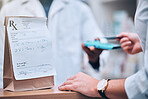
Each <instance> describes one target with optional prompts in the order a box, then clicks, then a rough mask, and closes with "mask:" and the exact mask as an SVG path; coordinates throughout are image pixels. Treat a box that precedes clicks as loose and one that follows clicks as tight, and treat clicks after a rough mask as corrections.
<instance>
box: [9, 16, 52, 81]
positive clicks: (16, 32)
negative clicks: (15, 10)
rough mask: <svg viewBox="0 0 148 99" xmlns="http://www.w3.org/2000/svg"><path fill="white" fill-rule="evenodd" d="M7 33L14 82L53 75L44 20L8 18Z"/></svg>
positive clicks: (48, 39)
mask: <svg viewBox="0 0 148 99" xmlns="http://www.w3.org/2000/svg"><path fill="white" fill-rule="evenodd" d="M7 31H8V39H9V42H10V49H11V55H12V65H13V71H14V76H15V79H16V80H25V79H32V78H39V77H46V76H52V75H55V68H54V67H53V65H52V61H53V60H52V42H51V38H50V34H49V31H48V29H47V26H46V19H45V18H21V17H19V18H17V17H16V18H9V20H8V27H7Z"/></svg>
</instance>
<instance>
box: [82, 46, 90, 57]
mask: <svg viewBox="0 0 148 99" xmlns="http://www.w3.org/2000/svg"><path fill="white" fill-rule="evenodd" d="M81 46H82V48H83V50H84V51H85V52H86V53H87V54H88V55H90V53H91V52H90V50H89V48H88V47H85V46H84V44H82V45H81Z"/></svg>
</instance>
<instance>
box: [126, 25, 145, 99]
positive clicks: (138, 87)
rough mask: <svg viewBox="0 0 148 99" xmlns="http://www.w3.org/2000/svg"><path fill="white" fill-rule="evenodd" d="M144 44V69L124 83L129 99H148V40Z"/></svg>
mask: <svg viewBox="0 0 148 99" xmlns="http://www.w3.org/2000/svg"><path fill="white" fill-rule="evenodd" d="M147 33H148V23H147ZM141 35H142V34H141ZM146 37H148V35H147V36H146ZM147 39H148V38H147ZM145 42H146V43H145V44H144V45H143V48H145V52H144V54H145V55H144V67H143V68H142V69H141V70H140V71H139V72H137V73H136V74H134V75H132V76H130V77H128V78H127V79H126V81H125V90H126V93H127V95H128V98H129V99H148V40H146V41H145ZM141 44H142V43H141Z"/></svg>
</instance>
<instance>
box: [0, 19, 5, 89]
mask: <svg viewBox="0 0 148 99" xmlns="http://www.w3.org/2000/svg"><path fill="white" fill-rule="evenodd" d="M3 34H4V27H3V25H2V24H1V22H0V88H3V56H4V35H3Z"/></svg>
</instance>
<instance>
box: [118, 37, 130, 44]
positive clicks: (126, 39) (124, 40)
mask: <svg viewBox="0 0 148 99" xmlns="http://www.w3.org/2000/svg"><path fill="white" fill-rule="evenodd" d="M127 41H130V40H129V38H127V37H124V38H122V39H120V43H121V44H122V43H124V42H127Z"/></svg>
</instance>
